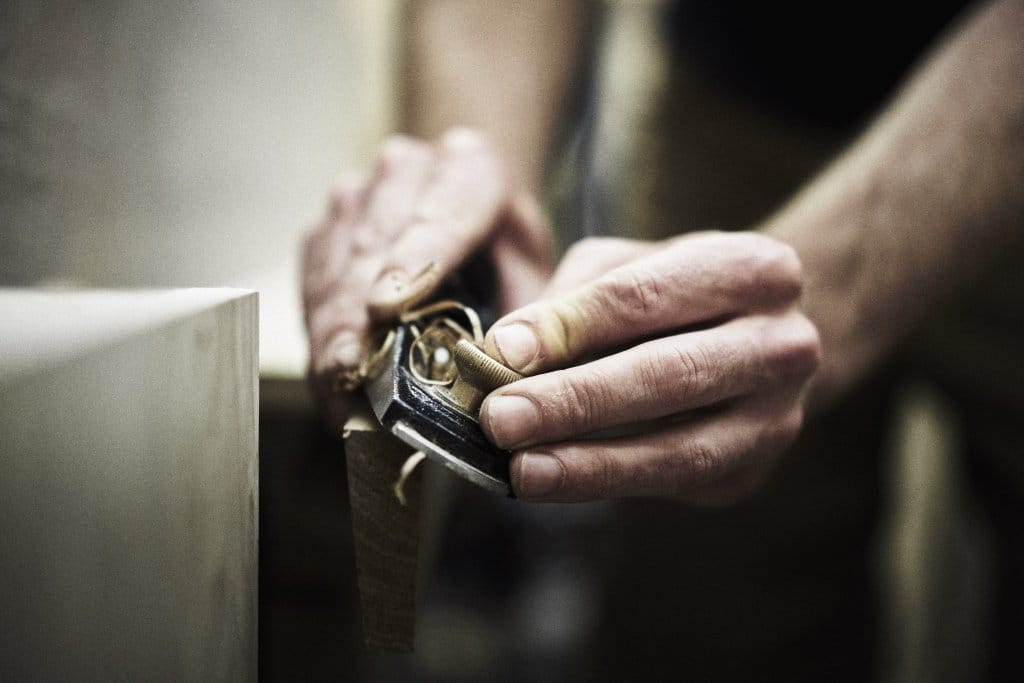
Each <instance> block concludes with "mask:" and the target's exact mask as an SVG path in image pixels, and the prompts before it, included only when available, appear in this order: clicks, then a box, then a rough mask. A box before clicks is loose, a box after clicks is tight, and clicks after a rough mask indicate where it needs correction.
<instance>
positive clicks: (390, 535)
mask: <svg viewBox="0 0 1024 683" xmlns="http://www.w3.org/2000/svg"><path fill="white" fill-rule="evenodd" d="M411 454H412V449H411V448H409V447H408V446H406V445H405V444H403V443H402V442H401V441H399V440H398V439H396V438H395V437H393V436H392V435H391V434H389V433H388V432H385V431H383V430H382V429H381V428H380V426H379V425H376V424H375V422H372V421H371V420H367V419H366V418H365V417H363V416H357V417H356V418H354V419H353V420H350V421H349V423H348V425H346V430H345V455H346V459H347V463H348V486H349V498H350V500H351V503H352V533H353V537H354V538H355V545H356V573H357V575H358V581H359V598H360V604H361V606H362V620H363V636H364V638H365V641H366V644H367V645H368V646H369V647H377V648H382V649H388V650H397V651H404V652H408V651H411V650H412V649H413V644H414V640H415V625H416V574H417V571H416V559H417V553H418V549H419V533H420V524H419V517H420V515H419V511H420V491H421V488H422V485H421V479H422V470H421V469H420V468H418V469H417V470H416V471H414V472H413V473H412V475H411V476H410V477H409V478H408V479H407V480H406V482H405V496H406V505H405V506H402V505H401V504H400V503H399V502H398V500H397V499H396V497H395V494H394V492H393V490H392V487H393V486H394V484H395V482H396V481H397V480H398V477H399V471H400V470H401V467H402V464H403V463H404V462H405V460H406V459H407V458H408V457H409V455H411Z"/></svg>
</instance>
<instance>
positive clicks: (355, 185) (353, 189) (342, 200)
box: [328, 172, 363, 217]
mask: <svg viewBox="0 0 1024 683" xmlns="http://www.w3.org/2000/svg"><path fill="white" fill-rule="evenodd" d="M362 184H363V183H362V179H361V177H359V176H358V175H357V174H356V173H355V172H349V173H346V174H345V175H343V176H342V177H341V178H339V179H338V180H337V181H336V182H335V183H334V185H333V186H332V187H331V190H330V193H329V195H328V203H329V208H330V211H331V214H332V215H333V216H336V217H337V216H341V215H343V214H345V213H347V212H348V211H349V210H350V209H351V208H352V207H353V206H354V205H355V204H356V202H357V197H358V195H359V192H360V189H361V188H362Z"/></svg>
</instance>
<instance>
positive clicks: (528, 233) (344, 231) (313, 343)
mask: <svg viewBox="0 0 1024 683" xmlns="http://www.w3.org/2000/svg"><path fill="white" fill-rule="evenodd" d="M481 247H486V248H488V249H490V250H491V251H492V254H493V258H494V262H495V265H496V269H497V276H498V277H497V280H498V283H499V291H498V292H496V293H495V295H496V297H497V300H498V304H499V308H500V309H501V310H502V311H507V310H511V309H513V308H517V307H519V306H521V305H523V304H525V303H527V302H529V301H532V300H533V299H535V298H536V297H537V295H538V294H539V293H540V291H541V290H542V288H543V286H544V283H545V282H546V280H547V278H548V276H549V275H550V272H551V268H552V255H551V245H550V238H549V233H548V229H547V222H546V219H545V217H544V215H543V213H542V211H541V210H540V207H539V205H538V204H537V203H536V202H535V201H534V200H533V199H532V198H530V197H529V196H526V195H518V196H514V195H513V193H512V191H511V190H510V188H509V183H508V181H507V179H506V174H505V171H504V168H503V165H502V163H501V161H500V159H499V158H498V155H497V154H496V152H495V151H494V149H493V148H492V146H491V145H490V144H489V142H488V141H487V140H486V138H485V137H484V136H483V135H481V134H480V133H477V132H475V131H473V130H469V129H466V128H455V129H452V130H450V131H448V132H447V133H445V134H444V135H443V136H442V137H441V138H440V139H439V140H438V141H436V142H434V143H430V142H426V141H423V140H418V139H414V138H409V137H394V138H391V139H390V140H388V141H387V142H385V143H384V145H383V146H382V148H381V151H380V153H379V155H378V158H377V164H376V168H375V169H374V171H373V173H372V175H371V176H370V177H368V178H367V177H364V176H362V175H360V174H353V175H349V176H347V177H345V178H344V179H342V180H341V181H340V182H339V183H338V185H337V186H336V187H335V188H334V190H333V192H332V193H331V199H330V202H329V206H328V210H327V215H326V216H324V218H323V219H322V220H321V221H320V222H319V224H318V225H316V226H315V228H314V229H313V230H312V231H311V232H310V234H309V235H308V237H307V238H306V244H305V250H304V257H303V265H302V284H303V303H304V307H305V317H306V328H307V331H308V334H309V343H310V366H309V367H310V375H311V378H312V380H313V383H314V385H315V388H316V391H317V394H318V395H319V396H320V398H321V399H322V400H323V401H324V403H325V404H326V407H327V417H328V421H329V423H330V424H331V426H332V427H338V426H341V424H343V422H344V420H345V419H346V417H347V414H348V397H347V396H345V395H344V394H341V393H338V392H337V390H336V385H337V382H336V379H337V378H338V377H339V375H343V374H345V373H346V372H352V371H354V370H355V368H356V367H358V365H359V361H360V358H361V357H362V355H363V353H364V351H365V347H366V343H367V336H368V334H369V331H370V327H371V325H372V324H373V322H375V321H378V320H387V319H389V318H392V317H394V316H396V315H397V314H398V313H399V312H400V310H401V309H402V308H403V307H406V306H410V305H415V303H416V302H417V301H419V300H422V299H423V298H425V297H426V296H428V295H429V294H430V293H431V292H432V291H433V290H434V289H435V288H436V286H437V285H438V284H439V283H440V282H441V280H443V279H444V277H445V276H446V275H448V274H449V273H451V272H452V271H453V270H455V269H456V268H458V266H459V265H460V264H461V263H462V262H463V261H464V260H465V259H466V258H467V257H468V256H469V255H470V254H472V253H473V252H474V251H475V250H476V249H478V248H481Z"/></svg>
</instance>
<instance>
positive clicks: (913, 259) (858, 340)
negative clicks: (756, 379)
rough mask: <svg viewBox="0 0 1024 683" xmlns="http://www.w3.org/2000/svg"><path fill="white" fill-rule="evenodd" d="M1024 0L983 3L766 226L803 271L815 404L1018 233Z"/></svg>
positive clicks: (1023, 146) (1022, 207)
mask: <svg viewBox="0 0 1024 683" xmlns="http://www.w3.org/2000/svg"><path fill="white" fill-rule="evenodd" d="M1022 35H1024V2H1020V1H1019V0H1009V1H1001V2H992V3H988V4H985V5H983V6H981V7H979V8H978V9H977V10H976V11H975V13H974V14H973V15H972V16H970V17H968V18H967V20H966V21H965V22H964V23H963V24H962V25H961V26H960V27H958V29H957V30H956V31H954V32H953V33H952V34H950V35H949V36H948V37H947V38H946V40H945V41H944V42H943V43H942V44H940V45H939V46H938V48H937V49H936V50H935V52H934V54H932V56H931V57H930V58H929V59H928V60H927V61H925V62H924V63H923V64H922V65H921V66H920V68H919V69H918V71H917V73H915V74H914V75H913V77H912V78H911V79H910V80H909V82H908V84H907V86H906V87H905V88H904V89H903V91H902V92H901V93H900V94H899V96H898V97H897V98H896V99H895V100H894V101H893V102H892V104H891V105H890V106H889V107H888V109H887V110H886V111H885V112H884V113H883V114H882V115H881V116H880V117H879V118H878V120H877V121H876V122H875V123H874V125H872V126H871V127H870V128H869V129H868V130H867V131H866V132H865V134H864V135H863V136H862V137H861V139H860V140H859V141H858V142H857V143H856V144H855V145H853V147H851V148H850V149H849V151H848V152H847V153H846V154H844V155H843V156H842V157H841V158H840V159H838V160H837V161H836V162H835V163H834V164H833V165H832V167H831V168H830V169H828V170H827V171H826V172H824V173H823V174H822V175H821V176H820V177H819V178H817V179H816V180H815V181H814V182H813V183H811V185H809V186H808V187H807V188H806V189H805V190H804V191H803V192H801V193H800V194H799V195H797V196H796V197H795V198H794V199H793V200H792V201H791V202H790V203H789V204H788V205H787V206H786V207H785V208H784V209H783V210H782V211H781V212H779V213H778V214H777V215H776V216H775V217H774V218H772V219H771V220H769V221H768V225H767V229H766V232H767V233H768V234H770V235H772V236H774V237H776V238H779V239H781V240H783V241H785V242H788V243H789V244H790V245H792V246H793V247H794V248H795V249H796V250H797V253H798V254H799V256H800V259H801V261H802V262H803V266H804V275H805V284H804V310H805V311H806V312H807V315H808V316H809V317H810V319H811V320H812V321H813V322H814V323H815V324H816V325H817V327H818V330H819V333H820V335H821V339H822V344H823V348H824V363H823V365H822V368H821V370H820V371H819V373H818V376H817V378H816V379H815V381H814V385H813V390H812V404H821V403H826V402H827V401H828V400H829V399H830V398H832V397H834V396H835V395H836V394H837V393H839V392H841V391H842V390H843V389H844V388H846V387H847V386H849V385H850V384H851V383H853V382H855V381H856V379H857V378H858V377H859V376H861V375H862V374H863V373H864V372H865V371H866V370H867V369H868V368H870V367H871V366H872V365H873V364H874V363H875V362H877V361H878V360H879V359H880V358H881V357H882V356H883V355H884V354H885V353H887V352H888V351H889V350H890V349H891V348H892V346H893V345H894V344H895V343H897V342H898V340H899V339H900V338H901V336H902V335H904V334H905V333H906V332H907V331H908V330H909V329H910V328H911V327H912V326H913V325H914V324H915V322H917V321H918V320H920V318H921V317H922V316H923V315H924V314H926V313H928V312H929V311H930V310H933V309H934V308H935V307H936V306H938V305H940V304H941V303H942V302H943V301H944V300H945V299H947V298H948V297H950V296H952V295H953V294H955V293H957V292H960V291H963V289H964V288H965V287H966V286H968V285H969V284H970V283H971V281H972V279H974V278H975V277H976V276H977V275H979V274H980V273H981V272H982V271H983V270H984V269H985V267H986V265H987V264H989V263H991V262H992V260H993V257H994V256H995V255H996V254H998V253H1000V252H1002V251H1005V250H1006V249H1008V248H1013V247H1015V246H1016V245H1019V244H1020V243H1021V232H1022V231H1021V228H1022V226H1024V40H1022V38H1021V36H1022Z"/></svg>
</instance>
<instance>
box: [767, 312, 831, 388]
mask: <svg viewBox="0 0 1024 683" xmlns="http://www.w3.org/2000/svg"><path fill="white" fill-rule="evenodd" d="M777 328H781V329H777V330H776V331H775V333H774V334H775V337H776V339H775V340H774V344H773V347H774V348H773V351H772V354H771V355H772V364H773V366H774V368H775V372H776V374H777V375H778V376H781V377H787V378H788V377H809V376H811V375H813V374H814V373H815V371H817V369H818V367H819V366H820V365H821V361H822V350H821V338H820V336H819V334H818V329H817V328H816V327H815V326H814V324H813V323H812V322H811V321H810V320H808V319H807V318H806V317H805V316H803V315H802V314H799V313H796V312H794V313H793V314H791V315H789V316H787V317H786V318H785V319H784V320H783V321H782V322H780V323H779V325H778V326H777Z"/></svg>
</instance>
